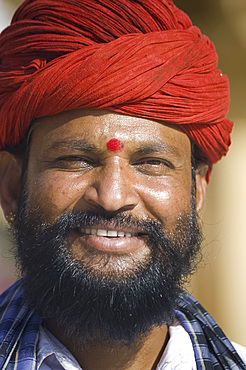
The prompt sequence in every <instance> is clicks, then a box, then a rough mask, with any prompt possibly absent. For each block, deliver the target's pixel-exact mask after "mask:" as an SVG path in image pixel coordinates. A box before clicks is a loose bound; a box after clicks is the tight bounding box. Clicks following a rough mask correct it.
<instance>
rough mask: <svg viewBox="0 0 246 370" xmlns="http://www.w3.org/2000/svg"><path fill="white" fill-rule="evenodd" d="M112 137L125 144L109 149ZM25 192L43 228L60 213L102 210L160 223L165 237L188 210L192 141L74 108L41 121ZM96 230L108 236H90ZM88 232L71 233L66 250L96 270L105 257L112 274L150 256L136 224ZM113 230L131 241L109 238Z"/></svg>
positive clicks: (150, 125)
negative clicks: (69, 249)
mask: <svg viewBox="0 0 246 370" xmlns="http://www.w3.org/2000/svg"><path fill="white" fill-rule="evenodd" d="M113 138H116V139H118V140H120V141H121V142H122V143H123V146H124V147H123V148H122V149H121V150H119V151H111V150H109V149H108V148H107V143H108V142H109V141H110V140H111V139H113ZM27 191H28V198H27V205H28V209H29V210H30V211H31V212H33V213H34V216H35V213H36V212H37V213H38V214H39V216H40V217H41V219H42V221H43V222H45V223H47V224H53V223H54V222H55V221H56V220H57V219H58V218H59V217H61V215H62V214H63V213H64V212H69V211H71V212H76V211H81V210H83V211H87V210H98V209H102V210H105V211H107V212H110V213H112V212H113V213H115V214H122V213H125V214H127V215H128V214H129V215H131V216H133V217H135V218H137V219H139V220H145V219H151V220H156V221H159V222H160V223H161V225H162V227H163V230H164V231H165V233H166V234H167V235H168V234H170V233H172V232H173V231H174V229H175V227H176V223H177V220H178V218H179V217H180V216H181V215H182V214H183V213H190V207H191V204H190V193H191V151H190V141H189V139H188V137H187V136H186V135H185V134H184V133H182V132H181V131H179V130H177V129H175V128H173V127H170V126H166V125H163V124H160V123H158V122H154V121H149V120H146V119H142V118H133V117H128V116H123V115H117V114H115V113H108V112H97V111H95V112H93V111H92V112H90V111H87V112H84V111H82V110H81V111H79V110H78V111H72V112H65V113H62V114H59V115H57V116H55V117H47V118H43V119H40V120H39V121H38V124H36V127H35V128H34V132H33V136H32V141H31V149H30V160H29V165H28V170H27ZM99 229H100V230H106V231H107V232H108V231H112V235H113V237H108V236H106V237H105V236H96V235H91V234H92V233H95V231H94V230H96V232H97V233H98V230H99ZM88 230H89V231H87V230H86V232H89V234H88V235H86V234H85V232H84V230H83V231H82V230H79V229H78V230H76V231H74V232H72V233H71V234H70V235H69V236H68V238H69V244H70V248H71V249H72V252H73V255H74V256H75V257H76V258H78V259H81V258H82V259H83V260H84V262H85V263H86V265H88V266H90V267H92V268H93V269H95V270H96V269H98V271H99V272H100V271H101V267H102V266H101V265H100V261H102V260H103V257H102V256H103V253H105V254H107V256H110V261H112V264H108V265H107V269H110V270H112V272H113V271H114V269H116V268H117V269H120V270H122V269H123V270H124V269H127V268H129V267H130V265H129V264H130V263H132V262H131V261H132V260H135V259H136V260H142V259H144V258H145V257H146V256H147V255H148V254H149V249H148V247H147V246H146V244H145V242H144V239H143V238H138V237H136V236H135V235H136V234H137V235H138V234H141V233H142V230H138V229H135V228H134V226H133V227H132V228H131V227H130V228H129V227H127V228H124V227H117V228H115V227H114V225H113V224H112V225H110V223H108V224H107V225H105V224H95V225H93V227H88ZM116 231H117V232H118V234H117V235H121V234H120V233H124V234H125V235H128V234H130V235H131V236H130V237H126V236H125V237H114V235H115V232H116ZM99 233H100V232H99ZM129 256H130V257H131V258H130V259H129V258H128V257H129ZM121 261H122V263H121ZM125 263H126V265H125Z"/></svg>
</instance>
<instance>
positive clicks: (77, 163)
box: [55, 156, 96, 170]
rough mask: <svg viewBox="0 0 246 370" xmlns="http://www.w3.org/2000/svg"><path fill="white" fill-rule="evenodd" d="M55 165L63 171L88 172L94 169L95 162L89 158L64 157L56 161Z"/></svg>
mask: <svg viewBox="0 0 246 370" xmlns="http://www.w3.org/2000/svg"><path fill="white" fill-rule="evenodd" d="M55 164H56V166H57V167H58V168H61V169H64V170H66V169H67V170H69V169H71V170H73V169H75V170H76V169H79V170H89V169H91V168H93V167H95V165H96V164H95V161H93V160H92V159H90V158H85V157H80V156H64V157H59V158H57V159H56V161H55Z"/></svg>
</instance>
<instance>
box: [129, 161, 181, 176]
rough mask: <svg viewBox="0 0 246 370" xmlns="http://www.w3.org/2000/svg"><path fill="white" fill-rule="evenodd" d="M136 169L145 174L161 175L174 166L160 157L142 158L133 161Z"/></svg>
mask: <svg viewBox="0 0 246 370" xmlns="http://www.w3.org/2000/svg"><path fill="white" fill-rule="evenodd" d="M134 167H136V168H137V170H138V171H140V172H142V173H145V174H147V175H155V176H162V175H165V174H167V172H169V171H170V170H172V169H174V168H175V167H174V166H173V164H172V163H171V162H169V161H167V160H164V159H161V158H143V159H141V160H139V161H137V162H135V163H134Z"/></svg>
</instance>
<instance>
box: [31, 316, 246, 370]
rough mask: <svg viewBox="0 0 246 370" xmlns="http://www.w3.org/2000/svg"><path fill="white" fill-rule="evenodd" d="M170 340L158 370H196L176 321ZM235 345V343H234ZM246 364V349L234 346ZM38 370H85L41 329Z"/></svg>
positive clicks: (189, 345)
mask: <svg viewBox="0 0 246 370" xmlns="http://www.w3.org/2000/svg"><path fill="white" fill-rule="evenodd" d="M169 334H170V338H169V341H168V344H167V346H166V348H165V350H164V352H163V354H162V356H161V359H160V361H159V364H158V365H157V368H156V370H196V369H197V367H196V362H195V356H194V351H193V347H192V343H191V340H190V337H189V334H188V333H187V332H186V331H185V329H184V328H183V327H182V326H181V325H180V323H179V322H178V321H175V322H174V324H173V325H171V326H170V327H169ZM233 344H234V343H233ZM234 346H235V348H236V350H237V352H238V353H239V355H240V356H241V358H242V359H243V361H244V362H245V363H246V348H244V347H242V346H239V345H237V344H234ZM37 360H38V367H37V369H38V370H83V369H82V368H81V367H80V365H79V364H78V362H77V361H76V360H75V358H74V357H73V355H72V354H71V353H70V352H69V351H68V349H67V348H66V347H65V346H64V345H63V344H62V343H61V342H59V340H58V339H56V338H55V337H54V336H53V335H52V334H51V333H50V332H49V331H48V330H47V329H45V328H43V327H41V328H40V338H39V344H38V355H37Z"/></svg>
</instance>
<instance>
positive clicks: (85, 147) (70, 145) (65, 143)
mask: <svg viewBox="0 0 246 370" xmlns="http://www.w3.org/2000/svg"><path fill="white" fill-rule="evenodd" d="M52 149H73V150H78V151H81V152H82V151H91V152H96V151H98V148H97V147H96V146H95V145H94V144H91V143H88V142H87V141H86V140H59V141H56V142H54V143H53V144H52Z"/></svg>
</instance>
